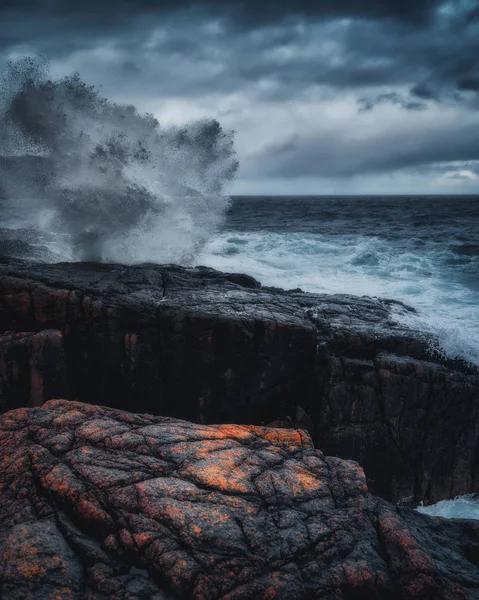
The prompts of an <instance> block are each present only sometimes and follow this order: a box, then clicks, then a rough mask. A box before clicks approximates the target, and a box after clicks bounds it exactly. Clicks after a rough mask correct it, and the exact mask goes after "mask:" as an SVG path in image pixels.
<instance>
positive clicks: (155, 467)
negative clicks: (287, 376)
mask: <svg viewBox="0 0 479 600" xmlns="http://www.w3.org/2000/svg"><path fill="white" fill-rule="evenodd" d="M0 572H1V573H2V576H1V578H0V597H1V598H4V599H5V600H17V599H18V600H26V599H38V600H54V599H55V600H56V599H58V600H59V599H62V600H67V599H72V600H73V599H78V600H80V599H82V600H84V599H85V598H89V599H90V600H93V599H100V598H108V599H111V600H113V599H115V600H120V599H123V600H126V599H139V600H141V599H149V600H153V599H154V600H167V599H170V600H171V599H173V600H174V599H177V600H186V599H193V600H200V599H201V600H203V599H204V600H206V599H207V600H216V599H218V600H219V599H222V600H226V599H228V600H240V599H244V600H246V599H251V598H254V599H257V600H274V599H278V600H279V599H281V600H283V599H288V600H300V599H301V600H302V599H313V598H317V599H319V598H321V599H325V600H340V599H342V600H352V599H360V598H361V599H365V598H376V599H384V600H390V599H395V600H399V599H401V598H404V599H406V598H407V599H426V598H427V599H432V598H435V599H451V600H452V599H464V600H465V599H469V598H479V525H478V524H476V523H474V522H454V521H449V522H448V521H445V520H442V519H432V518H430V517H427V516H425V515H420V514H417V513H415V512H413V511H411V510H409V509H402V510H399V511H398V510H396V509H394V508H393V507H392V506H391V505H389V504H387V503H386V502H385V501H383V500H380V499H378V498H376V497H374V496H372V495H370V494H369V493H368V492H367V486H366V481H365V477H364V473H363V471H362V469H361V468H360V467H359V466H358V465H357V464H356V463H354V462H352V461H344V460H340V459H337V458H328V457H325V456H324V455H323V454H322V452H320V451H319V450H315V449H314V447H313V444H312V441H311V438H310V437H309V435H308V434H307V433H305V432H304V431H300V430H286V429H268V428H264V427H254V426H241V425H214V426H205V425H199V424H192V423H189V422H186V421H179V420H175V419H169V418H161V417H154V416H150V415H140V414H131V413H127V412H122V411H119V410H115V409H109V408H102V407H99V406H93V405H87V404H81V403H78V402H72V401H62V400H54V401H49V402H47V403H46V404H45V405H44V406H43V407H41V408H33V409H18V410H15V411H11V412H9V413H6V414H4V415H3V416H2V417H0Z"/></svg>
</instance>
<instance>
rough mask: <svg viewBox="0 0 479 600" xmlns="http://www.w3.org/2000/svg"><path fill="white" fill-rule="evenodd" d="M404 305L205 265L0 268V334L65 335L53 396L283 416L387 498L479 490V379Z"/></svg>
mask: <svg viewBox="0 0 479 600" xmlns="http://www.w3.org/2000/svg"><path fill="white" fill-rule="evenodd" d="M408 310H411V309H407V307H404V306H403V305H401V304H399V303H395V302H392V301H387V300H377V299H371V298H365V297H361V298H359V297H354V296H332V295H316V294H306V293H302V292H300V291H290V292H285V291H283V290H277V289H273V288H262V287H261V285H260V284H259V283H258V282H256V281H255V280H254V279H252V278H251V277H248V276H247V275H240V274H225V273H220V272H218V271H215V270H213V269H208V268H205V267H198V268H194V269H193V268H191V269H187V268H182V267H177V266H174V265H163V266H158V265H140V266H132V267H125V266H121V265H100V264H93V263H91V264H90V263H76V264H54V265H38V264H37V265H33V264H28V263H24V262H17V263H14V264H9V263H8V262H6V263H3V264H0V331H16V332H32V333H36V334H39V333H40V332H42V331H43V330H58V331H59V332H60V333H61V335H62V337H61V341H59V346H58V347H59V350H58V351H59V355H62V356H63V355H64V357H65V361H64V365H63V363H61V361H60V363H59V365H60V367H59V370H60V371H61V370H62V369H63V372H64V375H65V377H64V381H65V387H64V391H63V393H60V392H61V391H62V390H60V391H59V392H58V393H57V396H62V397H66V398H69V399H75V400H80V401H87V402H93V403H96V404H100V405H107V406H111V407H115V408H120V409H125V410H132V411H140V412H148V413H152V414H157V415H164V416H170V417H177V418H182V419H187V420H190V421H194V422H198V423H204V424H208V423H227V422H235V423H252V424H257V425H261V424H268V423H270V422H272V421H276V422H284V421H285V420H286V422H287V423H290V424H293V425H295V426H297V427H301V428H307V429H308V431H309V432H310V433H311V435H312V438H313V440H314V442H315V444H316V445H317V446H318V447H320V448H322V449H323V451H324V452H325V453H326V454H331V455H334V456H340V457H341V458H346V459H349V458H350V459H354V460H357V461H358V462H359V463H360V464H361V466H362V467H364V469H365V471H366V473H367V476H368V484H369V487H370V489H371V490H372V491H374V492H375V493H377V494H379V495H381V496H382V497H384V498H387V499H389V500H392V501H395V502H396V501H398V500H406V501H408V502H411V503H415V504H417V503H419V502H420V501H421V500H424V501H426V502H434V501H436V500H439V499H441V498H450V497H454V496H455V495H460V494H465V493H470V492H474V491H479V461H478V460H477V456H478V455H479V453H478V440H479V376H478V371H477V369H475V368H474V367H472V366H471V365H466V364H463V363H459V362H454V361H451V360H446V359H445V358H444V357H441V356H440V355H439V354H438V353H437V352H435V351H434V350H432V349H431V348H433V347H434V346H435V340H434V339H432V338H431V337H429V338H427V337H425V336H424V335H420V334H418V333H416V332H414V331H413V330H411V329H409V328H407V327H405V326H402V325H400V324H399V323H398V321H397V319H395V318H394V313H397V311H408ZM40 354H41V353H40ZM36 357H37V358H36V359H35V360H34V362H35V364H37V363H38V365H39V367H38V369H37V370H38V372H39V373H40V374H41V375H42V378H43V379H42V380H43V382H44V389H45V390H47V389H51V386H50V388H49V387H48V386H49V383H48V382H49V381H50V379H51V377H50V375H49V371H48V370H45V369H43V366H42V364H43V363H42V364H41V360H40V359H39V358H38V357H39V354H38V353H37V354H36ZM7 362H8V361H7ZM9 364H11V361H10V363H9ZM42 369H43V370H42ZM0 377H2V382H1V383H2V386H3V389H4V393H7V391H8V389H7V388H8V386H10V385H11V383H10V380H4V379H3V376H2V375H1V373H0ZM12 393H13V392H12ZM51 397H52V396H51V395H48V394H47V393H46V392H45V393H44V394H43V400H48V399H49V398H51ZM16 398H17V401H18V402H19V403H21V404H22V405H24V406H27V405H30V404H31V400H30V395H29V393H27V391H24V392H21V393H20V392H18V393H17V395H16ZM38 402H39V400H37V401H36V402H35V403H38Z"/></svg>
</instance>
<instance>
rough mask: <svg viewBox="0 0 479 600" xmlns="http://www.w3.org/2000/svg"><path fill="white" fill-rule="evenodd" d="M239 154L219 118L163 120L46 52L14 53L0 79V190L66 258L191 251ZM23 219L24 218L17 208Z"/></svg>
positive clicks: (178, 258)
mask: <svg viewBox="0 0 479 600" xmlns="http://www.w3.org/2000/svg"><path fill="white" fill-rule="evenodd" d="M237 166H238V163H237V161H236V158H235V151H234V146H233V132H224V131H223V130H222V128H221V126H220V125H219V123H218V122H217V121H215V120H203V121H198V122H194V123H191V124H189V125H186V126H184V127H169V128H164V127H160V124H159V123H158V121H157V120H156V119H155V118H154V117H153V116H152V115H150V114H140V113H138V112H137V110H136V109H135V107H133V106H127V105H119V104H116V103H114V102H111V101H109V100H107V99H106V98H103V97H102V96H101V95H100V94H99V92H98V90H96V89H95V88H94V87H92V86H88V85H87V84H86V83H85V82H84V81H83V80H82V79H81V77H80V76H79V75H78V74H75V75H72V76H69V77H65V78H63V79H59V80H54V79H52V78H51V77H50V73H49V64H48V61H46V60H43V59H39V58H25V59H21V60H19V61H16V62H10V63H9V64H8V65H7V67H6V69H5V72H4V73H3V76H2V79H1V93H0V195H1V196H2V197H3V198H4V199H6V200H8V201H9V202H10V204H11V203H12V202H14V203H16V205H17V207H21V210H20V212H22V211H23V215H24V217H25V218H27V217H28V219H29V221H30V222H31V217H32V214H34V215H35V216H36V223H35V225H36V226H37V227H40V228H42V229H43V230H45V231H46V233H49V234H55V233H58V232H61V233H62V234H64V237H63V239H64V241H65V242H66V244H67V246H68V249H67V251H66V253H65V254H66V258H69V259H73V260H104V261H115V262H127V263H135V262H141V261H145V260H155V261H157V262H161V261H163V262H165V261H166V262H168V261H169V262H181V263H189V262H191V261H193V259H194V256H195V255H196V254H197V252H198V251H199V249H200V248H201V247H202V245H203V244H204V243H205V241H206V240H207V239H208V237H209V236H210V235H211V233H212V232H213V231H214V230H215V229H216V228H217V227H218V225H219V224H220V223H221V221H222V219H223V216H224V213H225V210H226V208H227V207H228V204H229V199H228V198H227V197H226V196H225V195H224V186H225V184H226V183H227V182H228V181H230V180H232V179H233V177H234V175H235V172H236V169H237ZM20 222H21V219H20Z"/></svg>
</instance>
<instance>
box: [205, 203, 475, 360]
mask: <svg viewBox="0 0 479 600" xmlns="http://www.w3.org/2000/svg"><path fill="white" fill-rule="evenodd" d="M198 262H199V263H200V264H205V265H208V266H211V267H215V268H217V269H220V270H226V271H243V272H246V273H248V274H250V275H253V276H254V277H256V278H257V279H259V280H260V281H261V282H262V283H263V284H264V285H274V286H279V287H284V288H297V287H300V288H302V289H303V290H304V291H311V292H330V293H348V294H358V295H370V296H378V297H387V298H393V299H396V300H402V301H404V302H406V303H407V304H409V305H411V306H413V307H415V308H416V309H418V310H419V312H420V316H419V317H414V316H412V317H411V316H409V317H406V316H405V315H399V314H398V317H397V318H398V320H403V321H404V319H406V318H407V319H409V320H410V321H411V323H410V324H411V325H412V326H414V327H415V328H417V329H421V330H423V331H427V332H434V333H436V334H437V335H438V336H439V337H440V339H441V344H442V348H443V350H444V352H445V353H447V354H448V355H451V356H460V357H462V358H466V359H467V360H470V361H472V362H475V363H477V364H479V197H472V196H469V197H457V196H456V197H432V196H430V197H425V196H420V197H397V196H396V197H392V196H388V197H379V196H375V197H357V196H355V197H338V196H335V197H320V196H316V197H312V196H308V197H298V196H295V197H291V196H288V197H286V196H282V197H277V196H268V197H264V196H262V197H235V198H233V203H232V206H231V208H230V210H229V212H228V214H227V218H226V222H225V224H224V226H223V228H222V230H221V231H219V232H218V233H217V234H216V235H215V236H213V237H212V238H211V239H210V241H209V243H208V244H207V246H206V248H205V249H204V251H203V252H202V253H201V256H200V257H199V258H198Z"/></svg>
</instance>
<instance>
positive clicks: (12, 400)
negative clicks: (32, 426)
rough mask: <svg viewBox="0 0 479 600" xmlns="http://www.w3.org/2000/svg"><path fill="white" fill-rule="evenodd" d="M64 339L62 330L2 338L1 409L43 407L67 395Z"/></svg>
mask: <svg viewBox="0 0 479 600" xmlns="http://www.w3.org/2000/svg"><path fill="white" fill-rule="evenodd" d="M68 393H69V388H68V381H67V371H66V366H65V355H64V352H63V336H62V334H61V333H60V332H59V331H55V330H44V331H40V332H39V333H28V332H20V333H13V332H6V333H4V334H2V335H0V410H1V412H5V411H8V410H11V409H12V408H19V407H22V406H41V405H42V404H43V403H44V402H45V399H46V398H58V397H64V396H66V395H68Z"/></svg>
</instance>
